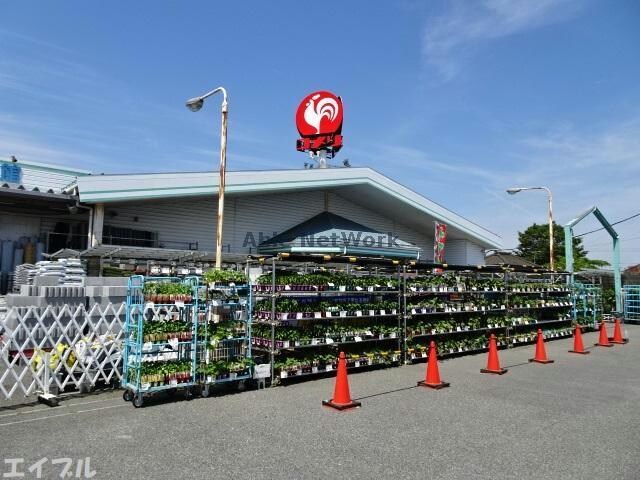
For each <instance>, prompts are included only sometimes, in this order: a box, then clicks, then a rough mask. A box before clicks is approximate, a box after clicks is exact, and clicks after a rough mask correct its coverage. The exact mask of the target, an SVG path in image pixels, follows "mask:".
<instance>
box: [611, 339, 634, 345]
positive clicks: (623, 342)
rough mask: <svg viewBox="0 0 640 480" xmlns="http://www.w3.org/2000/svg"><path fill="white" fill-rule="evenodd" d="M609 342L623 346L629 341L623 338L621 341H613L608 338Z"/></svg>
mask: <svg viewBox="0 0 640 480" xmlns="http://www.w3.org/2000/svg"><path fill="white" fill-rule="evenodd" d="M609 341H610V342H611V343H617V344H618V345H624V344H625V343H629V339H628V338H623V339H622V340H614V338H613V337H609Z"/></svg>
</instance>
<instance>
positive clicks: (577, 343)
mask: <svg viewBox="0 0 640 480" xmlns="http://www.w3.org/2000/svg"><path fill="white" fill-rule="evenodd" d="M569 353H580V354H582V355H587V354H588V353H591V352H587V351H586V350H585V349H584V345H583V343H582V327H581V326H580V325H576V328H575V329H574V331H573V350H569Z"/></svg>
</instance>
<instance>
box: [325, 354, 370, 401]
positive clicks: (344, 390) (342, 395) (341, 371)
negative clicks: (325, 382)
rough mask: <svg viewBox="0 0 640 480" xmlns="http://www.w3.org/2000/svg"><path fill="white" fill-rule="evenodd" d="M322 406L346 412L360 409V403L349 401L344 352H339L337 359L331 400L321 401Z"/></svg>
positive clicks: (349, 394)
mask: <svg viewBox="0 0 640 480" xmlns="http://www.w3.org/2000/svg"><path fill="white" fill-rule="evenodd" d="M322 405H325V406H327V407H332V408H335V409H336V410H347V409H349V408H355V407H360V406H361V403H360V402H354V401H353V400H351V393H350V392H349V379H348V378H347V357H346V356H345V355H344V352H340V356H339V357H338V374H337V375H336V386H335V389H334V390H333V398H332V399H331V400H323V401H322Z"/></svg>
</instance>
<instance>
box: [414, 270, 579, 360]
mask: <svg viewBox="0 0 640 480" xmlns="http://www.w3.org/2000/svg"><path fill="white" fill-rule="evenodd" d="M409 273H413V274H419V273H420V272H419V271H413V272H412V271H411V270H409ZM448 275H449V282H451V281H452V279H453V278H455V285H445V284H444V283H443V284H440V285H438V286H431V287H427V288H425V287H424V286H423V285H421V283H420V276H419V275H418V277H417V279H414V280H412V279H411V278H408V279H407V281H406V283H407V285H408V288H407V289H405V297H406V299H407V303H408V304H409V307H408V308H407V309H406V312H405V315H406V318H407V323H408V325H409V328H408V329H407V330H406V333H405V336H406V339H407V343H408V345H409V348H408V353H409V356H410V358H407V359H405V360H406V361H409V360H411V361H415V360H421V359H425V358H426V356H427V350H428V343H429V342H430V341H431V340H436V342H438V351H439V356H441V357H447V356H454V355H461V354H468V353H477V352H482V351H484V350H485V349H486V347H487V338H488V336H489V335H490V334H491V333H494V334H495V335H496V336H497V337H498V344H499V346H503V347H507V348H509V347H512V346H517V345H518V344H527V343H531V342H533V341H534V340H535V333H536V330H537V329H538V328H540V329H542V330H545V335H546V336H547V337H548V338H549V339H551V338H560V337H566V336H569V335H571V329H570V323H571V315H570V313H569V312H570V309H571V307H572V302H571V298H570V293H571V292H570V290H569V289H567V287H566V285H564V284H559V283H556V280H560V279H562V275H557V274H555V275H549V274H541V273H537V272H536V273H533V274H532V273H527V272H516V271H514V270H513V269H511V270H509V269H507V270H505V271H503V272H493V273H490V274H485V273H479V272H478V271H475V272H474V271H472V270H469V271H464V270H459V271H457V272H450V273H449V274H448ZM431 278H433V277H432V276H431ZM442 280H443V282H444V277H443V279H442ZM484 282H487V283H484ZM425 299H428V300H430V302H427V303H430V305H428V306H426V307H425V306H423V307H417V306H415V304H416V302H419V303H425ZM554 315H555V316H556V318H550V317H552V316H554ZM416 325H421V326H420V327H418V328H416ZM422 343H424V345H422Z"/></svg>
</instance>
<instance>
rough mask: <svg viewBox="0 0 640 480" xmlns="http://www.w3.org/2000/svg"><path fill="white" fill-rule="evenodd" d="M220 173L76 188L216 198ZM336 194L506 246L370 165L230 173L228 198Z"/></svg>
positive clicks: (101, 197)
mask: <svg viewBox="0 0 640 480" xmlns="http://www.w3.org/2000/svg"><path fill="white" fill-rule="evenodd" d="M218 179H219V176H218V173H217V172H191V173H149V174H124V175H91V176H80V177H78V179H77V183H76V184H75V185H74V188H77V189H78V191H79V195H80V200H81V201H82V202H84V203H89V204H93V203H109V202H124V201H135V200H149V199H158V198H171V197H188V196H215V195H216V194H217V192H218ZM309 189H323V190H335V191H337V192H339V194H340V195H341V196H343V197H345V198H346V199H348V200H351V201H353V202H354V203H359V204H361V205H363V206H365V207H367V208H370V209H373V210H375V211H376V212H378V213H380V214H383V215H386V216H388V217H389V218H393V219H395V220H397V221H399V222H401V223H403V224H405V225H408V226H410V227H413V228H415V229H417V230H421V231H432V230H433V222H434V221H439V222H444V223H446V224H447V225H448V226H449V234H450V236H451V237H456V236H457V237H459V238H465V237H466V238H469V237H470V238H472V239H473V241H474V242H475V243H478V244H480V245H482V246H484V247H487V248H496V247H498V248H499V247H501V246H502V239H501V238H500V236H499V235H497V234H495V233H493V232H491V231H489V230H487V229H486V228H483V227H481V226H480V225H478V224H476V223H474V222H472V221H470V220H468V219H466V218H464V217H462V216H460V215H458V214H456V213H454V212H452V211H451V210H448V209H446V208H445V207H443V206H442V205H439V204H437V203H436V202H434V201H432V200H430V199H428V198H426V197H424V196H422V195H420V194H418V193H416V192H414V191H413V190H410V189H409V188H407V187H405V186H403V185H401V184H399V183H397V182H395V181H393V180H392V179H390V178H388V177H386V176H384V175H382V174H381V173H379V172H377V171H375V170H373V169H371V168H366V167H361V168H324V169H309V170H303V169H297V170H260V171H237V172H233V171H232V172H228V173H227V178H226V186H225V193H226V194H227V195H244V194H267V193H275V192H283V191H289V192H295V191H303V190H309Z"/></svg>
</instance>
